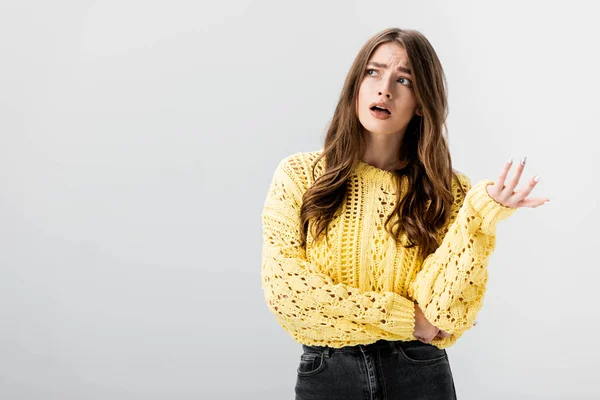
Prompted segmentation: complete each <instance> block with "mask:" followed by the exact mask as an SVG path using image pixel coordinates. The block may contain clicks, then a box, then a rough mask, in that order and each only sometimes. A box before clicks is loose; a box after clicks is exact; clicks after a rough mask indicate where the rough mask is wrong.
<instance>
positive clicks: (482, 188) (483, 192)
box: [465, 179, 517, 235]
mask: <svg viewBox="0 0 600 400" xmlns="http://www.w3.org/2000/svg"><path fill="white" fill-rule="evenodd" d="M493 184H494V181H491V180H489V179H484V180H482V181H480V182H479V183H477V184H476V185H475V186H473V187H472V188H471V190H469V192H468V193H467V196H466V197H465V202H468V203H469V204H470V205H471V207H472V208H473V211H475V212H476V213H477V214H478V215H479V217H481V220H482V223H481V230H482V231H483V232H484V233H485V234H487V235H494V234H495V232H496V227H497V225H498V222H499V221H502V220H504V219H506V218H508V217H510V216H511V215H512V214H513V213H514V212H515V211H516V210H517V208H514V207H507V206H505V205H503V204H500V203H498V202H497V201H496V200H494V198H493V197H492V196H490V194H489V193H488V191H487V187H488V185H493Z"/></svg>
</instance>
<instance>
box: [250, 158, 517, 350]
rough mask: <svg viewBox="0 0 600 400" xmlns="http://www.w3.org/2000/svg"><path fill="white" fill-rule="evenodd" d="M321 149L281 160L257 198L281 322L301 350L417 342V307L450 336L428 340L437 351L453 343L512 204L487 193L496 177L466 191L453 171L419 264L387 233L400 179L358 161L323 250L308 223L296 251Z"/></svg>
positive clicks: (268, 291)
mask: <svg viewBox="0 0 600 400" xmlns="http://www.w3.org/2000/svg"><path fill="white" fill-rule="evenodd" d="M321 152H322V150H318V151H312V152H300V153H295V154H292V155H289V156H287V157H285V158H283V159H282V160H281V161H280V162H279V164H278V165H277V168H276V169H275V172H274V174H273V178H272V181H271V184H270V187H269V190H268V193H267V196H266V199H265V201H264V208H263V212H262V229H263V245H262V269H261V282H262V289H263V292H264V296H265V300H266V303H267V306H268V308H269V310H270V311H271V312H272V313H273V314H274V315H275V318H276V320H277V322H278V323H279V325H281V327H282V328H283V329H285V330H286V331H287V332H288V333H289V334H290V335H291V336H292V338H293V339H294V340H295V341H296V342H298V343H302V344H307V345H319V346H325V345H327V346H330V347H335V348H339V347H343V346H353V345H357V344H369V343H373V342H375V341H377V340H379V339H386V340H403V341H409V340H416V338H415V337H414V335H413V332H414V328H415V303H416V304H418V305H419V307H420V308H421V309H422V310H423V314H424V315H425V317H426V318H427V320H428V321H429V322H431V323H432V324H433V325H435V326H436V327H438V328H439V329H443V330H444V331H446V332H448V333H450V334H452V336H451V337H450V338H445V339H434V340H433V341H432V342H431V344H432V345H434V346H436V347H438V348H440V349H443V348H447V347H449V346H451V345H453V344H454V343H456V341H457V340H458V339H459V338H460V337H461V336H462V335H463V334H464V333H465V332H466V331H467V330H468V329H470V328H471V327H472V326H473V322H474V320H475V318H476V316H477V313H478V312H479V310H480V309H481V306H482V304H483V298H484V294H485V291H486V284H487V280H488V271H487V264H488V260H489V257H490V255H491V253H492V252H493V250H494V248H495V244H496V241H495V239H496V237H495V232H496V226H497V223H498V222H499V221H500V220H503V219H506V218H508V217H509V216H510V215H511V214H512V213H514V211H515V210H516V208H511V207H505V206H504V205H502V204H500V203H498V202H496V201H495V200H494V199H493V198H492V197H491V196H490V195H489V194H488V193H487V190H486V186H487V185H490V184H493V183H494V182H493V181H490V180H482V181H481V182H479V183H478V184H476V185H475V186H473V187H471V183H470V180H469V178H468V177H467V176H466V175H465V174H463V173H460V172H457V175H458V178H459V179H458V181H456V180H455V181H454V182H453V191H454V203H453V208H452V213H451V216H450V218H449V219H448V221H447V222H446V224H445V225H444V227H443V228H442V229H441V230H440V232H439V238H440V240H441V245H440V246H439V247H438V248H437V249H436V251H434V252H433V253H431V254H430V255H428V256H427V257H425V259H422V258H421V257H419V256H418V252H417V249H418V248H417V247H415V248H412V249H407V248H405V247H404V246H403V245H402V243H404V242H403V241H402V240H401V241H399V242H398V243H396V242H395V241H394V240H393V238H392V237H391V235H390V234H389V232H387V231H386V229H385V227H384V224H385V220H386V219H387V217H388V215H390V214H391V213H392V210H393V208H394V206H395V203H396V193H397V190H401V196H404V195H405V194H406V193H405V190H406V189H405V186H406V185H405V184H404V183H405V182H404V180H405V179H407V178H406V177H403V178H402V179H403V180H402V181H401V182H402V184H401V185H400V188H397V184H396V179H397V177H396V176H395V174H394V173H393V172H390V171H385V170H382V169H379V168H377V167H374V166H371V165H369V164H366V163H364V162H362V161H359V163H358V165H357V166H356V167H355V169H354V171H353V174H352V176H351V178H350V179H349V180H348V182H347V185H348V191H347V196H346V198H345V200H344V203H343V204H342V206H341V207H340V209H339V210H338V212H336V216H335V217H334V219H333V220H332V221H331V222H330V224H329V233H328V235H327V242H328V245H327V243H326V241H325V239H324V238H323V237H320V238H319V239H318V240H315V239H314V238H313V236H312V235H311V229H310V228H311V227H312V224H309V233H308V235H307V239H306V241H307V243H306V245H305V246H300V237H301V226H300V206H301V204H302V196H303V194H304V192H305V191H306V189H307V188H309V187H310V186H311V185H312V184H313V183H314V181H313V179H312V174H311V171H312V166H313V165H314V164H315V162H316V159H317V157H318V156H319V155H320V153H321ZM324 163H325V160H323V159H321V160H320V161H319V163H318V164H317V165H316V169H315V174H316V178H317V179H318V177H319V176H320V174H321V173H323V172H324V167H325V165H324ZM459 185H461V186H462V187H463V188H464V189H465V191H466V193H467V194H466V196H463V195H462V193H461V192H460V190H459ZM395 220H397V216H394V217H393V219H392V221H395Z"/></svg>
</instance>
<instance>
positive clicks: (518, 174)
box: [506, 156, 527, 195]
mask: <svg viewBox="0 0 600 400" xmlns="http://www.w3.org/2000/svg"><path fill="white" fill-rule="evenodd" d="M526 162H527V156H525V157H523V158H522V159H521V161H520V162H519V165H517V172H516V173H515V176H514V177H513V179H512V180H511V181H510V183H509V184H508V186H507V187H506V190H507V191H508V193H510V195H512V193H513V192H514V191H515V188H516V187H517V185H518V184H519V179H521V174H523V169H524V168H525V163H526Z"/></svg>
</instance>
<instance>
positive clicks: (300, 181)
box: [275, 149, 324, 189]
mask: <svg viewBox="0 0 600 400" xmlns="http://www.w3.org/2000/svg"><path fill="white" fill-rule="evenodd" d="M322 153H323V149H319V150H313V151H303V152H296V153H292V154H289V155H287V156H285V157H283V158H282V159H280V161H279V163H278V165H277V168H276V171H275V174H284V175H285V176H287V177H288V178H289V179H292V180H293V181H294V183H295V184H297V185H298V186H299V187H301V188H303V189H306V188H308V186H310V185H312V183H314V180H315V179H314V178H315V177H313V168H314V171H315V174H316V177H318V176H319V175H320V173H321V172H322V171H323V170H324V160H323V159H322V158H321V159H319V156H321V154H322ZM317 161H318V162H317Z"/></svg>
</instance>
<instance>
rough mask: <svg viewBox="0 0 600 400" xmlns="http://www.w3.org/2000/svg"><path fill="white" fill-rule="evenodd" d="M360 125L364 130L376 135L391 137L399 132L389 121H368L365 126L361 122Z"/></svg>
mask: <svg viewBox="0 0 600 400" xmlns="http://www.w3.org/2000/svg"><path fill="white" fill-rule="evenodd" d="M361 125H362V126H363V128H364V129H365V130H367V131H369V132H371V133H374V134H377V135H391V134H393V133H395V132H398V130H399V129H398V128H397V127H394V124H391V123H390V122H389V121H375V122H372V121H368V122H367V123H366V124H364V123H362V122H361Z"/></svg>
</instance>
